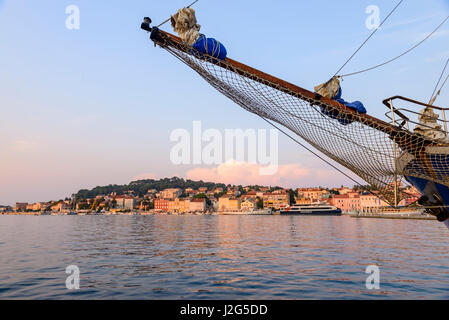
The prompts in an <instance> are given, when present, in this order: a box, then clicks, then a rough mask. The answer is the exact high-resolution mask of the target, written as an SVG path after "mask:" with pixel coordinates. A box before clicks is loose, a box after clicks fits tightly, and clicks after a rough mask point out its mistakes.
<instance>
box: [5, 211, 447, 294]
mask: <svg viewBox="0 0 449 320" xmlns="http://www.w3.org/2000/svg"><path fill="white" fill-rule="evenodd" d="M448 236H449V235H448V234H447V230H446V229H445V228H444V226H442V225H440V224H437V223H436V222H434V221H413V220H377V219H351V218H348V217H294V216H289V217H280V216H248V217H236V216H187V217H183V216H174V217H173V216H126V217H111V216H109V217H103V216H93V217H85V216H84V217H76V216H74V217H9V216H6V217H4V216H2V217H0V256H1V257H2V259H1V260H0V275H1V277H0V298H37V299H44V298H56V299H73V298H75V299H79V298H81V299H86V298H88V299H91V298H94V299H104V298H117V299H118V298H120V299H131V298H135V299H162V298H163V299H202V298H204V299H273V298H275V299H300V298H304V299H316V298H319V299H333V298H334V299H335V298H407V299H410V298H436V299H447V298H449V291H448V289H449V281H448V280H449V271H448V268H447V267H448V263H449V259H448V258H449V257H448V249H449V245H448V241H447V239H448ZM71 264H75V265H78V266H79V268H80V271H81V288H82V289H81V290H79V291H77V292H69V291H68V290H67V289H65V277H66V276H67V275H66V274H65V268H66V267H67V266H68V265H71ZM371 264H376V265H378V266H379V267H380V268H381V290H379V291H368V290H367V289H366V288H365V279H366V276H367V275H366V274H365V273H364V271H365V268H366V266H368V265H371Z"/></svg>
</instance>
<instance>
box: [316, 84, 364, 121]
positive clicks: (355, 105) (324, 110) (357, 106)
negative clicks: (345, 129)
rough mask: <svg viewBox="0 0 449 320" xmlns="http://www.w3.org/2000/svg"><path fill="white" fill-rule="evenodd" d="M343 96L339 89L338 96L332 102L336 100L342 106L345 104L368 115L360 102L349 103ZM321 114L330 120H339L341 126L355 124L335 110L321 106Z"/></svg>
mask: <svg viewBox="0 0 449 320" xmlns="http://www.w3.org/2000/svg"><path fill="white" fill-rule="evenodd" d="M341 95H342V90H341V88H340V89H338V93H337V95H336V96H335V97H333V98H332V100H335V101H337V102H339V103H341V104H344V105H345V106H347V107H348V108H351V109H353V110H355V111H357V112H358V113H366V109H365V107H364V106H363V104H362V103H361V102H360V101H354V102H347V101H345V100H344V99H342V98H341ZM321 113H323V114H324V115H326V116H328V117H329V118H332V119H336V120H338V122H340V124H342V125H344V126H346V125H348V124H350V123H352V122H353V121H351V120H348V119H345V118H344V115H340V112H339V111H338V110H335V109H331V108H327V107H323V106H321Z"/></svg>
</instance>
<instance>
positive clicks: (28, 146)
mask: <svg viewBox="0 0 449 320" xmlns="http://www.w3.org/2000/svg"><path fill="white" fill-rule="evenodd" d="M10 149H11V150H13V151H16V152H32V151H34V150H36V149H37V143H36V142H33V141H27V140H16V141H14V142H13V143H12V144H11V146H10Z"/></svg>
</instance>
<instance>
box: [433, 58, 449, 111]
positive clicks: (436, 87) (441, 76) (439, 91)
mask: <svg viewBox="0 0 449 320" xmlns="http://www.w3.org/2000/svg"><path fill="white" fill-rule="evenodd" d="M448 64H449V58H448V59H447V61H446V64H445V65H444V68H443V71H442V72H441V75H440V78H439V79H438V82H437V84H436V85H435V89H434V90H433V92H432V96H431V97H430V101H429V104H434V103H435V100H436V99H437V98H438V96H439V95H440V93H441V89H443V87H444V85H445V84H446V81H447V79H448V78H449V74H448V76H447V77H446V79H445V80H444V81H443V84H442V85H441V88H440V90H438V92H437V93H436V94H435V92H436V91H437V89H438V85H439V84H440V81H441V79H442V78H443V75H444V72H445V71H446V68H447V65H448Z"/></svg>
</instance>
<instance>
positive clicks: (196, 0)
mask: <svg viewBox="0 0 449 320" xmlns="http://www.w3.org/2000/svg"><path fill="white" fill-rule="evenodd" d="M198 1H200V0H195V1H193V2H192V3H191V4H189V5H188V6H187V7H186V8H190V7H191V6H193V5H194V4H195V3H197V2H198ZM170 20H171V17H170V18H168V19H167V20H165V21H164V22H162V23H161V24H159V25H158V26H157V27H158V28H160V27H161V26H163V25H164V24H166V23H167V22H169V21H170Z"/></svg>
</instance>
